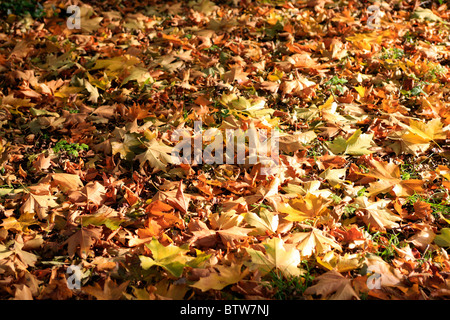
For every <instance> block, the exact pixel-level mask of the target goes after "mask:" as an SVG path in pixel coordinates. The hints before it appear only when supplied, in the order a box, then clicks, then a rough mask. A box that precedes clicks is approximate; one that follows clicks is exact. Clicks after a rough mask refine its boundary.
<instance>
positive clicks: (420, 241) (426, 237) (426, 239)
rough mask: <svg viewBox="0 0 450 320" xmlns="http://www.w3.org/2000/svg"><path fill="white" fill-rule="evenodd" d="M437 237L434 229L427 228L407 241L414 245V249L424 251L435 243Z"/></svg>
mask: <svg viewBox="0 0 450 320" xmlns="http://www.w3.org/2000/svg"><path fill="white" fill-rule="evenodd" d="M435 237H436V234H435V233H434V232H433V230H432V228H431V227H429V226H427V227H425V228H423V229H422V230H420V231H419V232H417V233H416V234H415V235H413V236H412V237H410V238H408V240H406V241H407V242H410V243H412V244H413V245H414V247H416V248H419V249H420V250H422V251H423V250H426V248H428V246H429V245H430V244H431V243H432V242H433V241H434V239H435ZM438 242H439V240H438Z"/></svg>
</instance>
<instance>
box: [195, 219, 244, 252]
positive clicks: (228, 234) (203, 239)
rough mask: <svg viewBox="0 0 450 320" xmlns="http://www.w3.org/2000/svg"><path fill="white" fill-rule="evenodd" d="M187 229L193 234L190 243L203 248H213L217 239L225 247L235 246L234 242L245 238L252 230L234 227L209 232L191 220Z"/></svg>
mask: <svg viewBox="0 0 450 320" xmlns="http://www.w3.org/2000/svg"><path fill="white" fill-rule="evenodd" d="M189 229H190V230H191V232H192V234H193V237H192V238H191V240H190V243H191V244H195V245H198V246H203V247H214V246H215V244H216V243H217V241H218V240H219V239H218V237H219V238H220V240H221V241H222V242H223V243H224V244H225V245H227V246H231V247H233V246H235V244H234V242H235V241H238V240H242V239H244V238H246V237H247V236H248V233H249V232H251V231H252V229H248V228H241V227H238V226H235V225H234V226H230V227H228V228H224V229H219V230H210V229H209V228H208V227H207V225H206V224H205V223H204V222H202V221H200V220H191V222H190V223H189Z"/></svg>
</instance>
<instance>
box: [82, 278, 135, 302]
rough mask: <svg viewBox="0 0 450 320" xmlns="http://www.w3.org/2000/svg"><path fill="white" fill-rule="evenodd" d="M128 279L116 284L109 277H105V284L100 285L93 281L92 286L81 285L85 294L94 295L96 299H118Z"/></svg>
mask: <svg viewBox="0 0 450 320" xmlns="http://www.w3.org/2000/svg"><path fill="white" fill-rule="evenodd" d="M129 282H130V281H125V282H123V283H122V284H120V285H118V284H117V283H116V282H115V281H114V280H111V278H110V277H108V278H106V281H105V284H104V286H103V289H102V287H101V286H100V285H99V284H98V283H95V284H94V285H93V286H86V287H83V288H82V290H83V291H84V292H86V293H87V294H89V295H91V296H94V297H95V298H96V299H97V300H120V299H121V298H122V296H123V293H124V291H125V289H126V288H127V286H128V283H129Z"/></svg>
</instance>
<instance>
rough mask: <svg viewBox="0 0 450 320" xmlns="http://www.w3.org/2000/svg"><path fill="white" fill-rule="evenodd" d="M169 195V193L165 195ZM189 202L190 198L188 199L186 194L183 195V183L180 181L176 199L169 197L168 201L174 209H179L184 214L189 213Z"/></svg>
mask: <svg viewBox="0 0 450 320" xmlns="http://www.w3.org/2000/svg"><path fill="white" fill-rule="evenodd" d="M165 194H166V195H167V193H165ZM189 200H190V198H189V197H188V198H187V199H186V197H185V195H184V193H183V182H182V181H180V183H179V184H178V189H177V191H176V194H175V197H170V196H168V197H167V199H166V201H167V202H168V203H169V204H170V205H172V206H173V207H174V208H177V209H178V210H180V211H181V212H183V213H187V210H188V207H189Z"/></svg>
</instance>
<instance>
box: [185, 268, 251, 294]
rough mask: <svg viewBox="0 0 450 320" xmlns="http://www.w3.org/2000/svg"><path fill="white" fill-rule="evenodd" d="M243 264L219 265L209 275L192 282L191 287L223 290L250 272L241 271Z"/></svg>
mask: <svg viewBox="0 0 450 320" xmlns="http://www.w3.org/2000/svg"><path fill="white" fill-rule="evenodd" d="M241 268H242V264H233V263H232V264H231V265H230V266H226V265H218V266H216V267H215V268H214V269H213V270H211V272H210V273H209V275H207V276H206V277H201V278H200V280H198V281H197V282H195V283H194V284H191V285H190V286H191V287H194V288H198V289H200V290H202V291H203V292H205V291H208V290H211V289H213V290H222V289H223V288H225V287H226V286H228V285H230V284H234V283H236V282H239V281H240V280H241V279H242V278H244V277H245V276H246V275H247V273H248V272H245V271H244V272H241Z"/></svg>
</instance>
